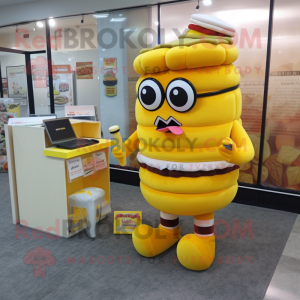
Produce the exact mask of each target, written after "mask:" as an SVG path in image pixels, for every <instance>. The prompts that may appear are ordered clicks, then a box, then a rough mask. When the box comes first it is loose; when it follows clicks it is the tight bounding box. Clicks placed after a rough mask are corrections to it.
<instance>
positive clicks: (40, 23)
mask: <svg viewBox="0 0 300 300" xmlns="http://www.w3.org/2000/svg"><path fill="white" fill-rule="evenodd" d="M36 25H37V27H40V28H42V27H44V24H43V22H41V21H39V22H37V23H36Z"/></svg>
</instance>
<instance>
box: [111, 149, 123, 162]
mask: <svg viewBox="0 0 300 300" xmlns="http://www.w3.org/2000/svg"><path fill="white" fill-rule="evenodd" d="M112 154H113V156H114V157H115V158H116V159H117V160H118V161H119V164H120V165H121V166H124V165H123V160H124V154H123V152H122V150H120V149H119V147H115V148H113V149H112Z"/></svg>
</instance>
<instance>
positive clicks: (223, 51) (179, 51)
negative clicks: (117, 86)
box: [133, 43, 239, 74]
mask: <svg viewBox="0 0 300 300" xmlns="http://www.w3.org/2000/svg"><path fill="white" fill-rule="evenodd" d="M238 56H239V52H238V49H237V47H235V46H233V45H230V44H218V45H214V44H211V43H199V44H194V45H191V46H175V47H172V48H158V49H154V50H151V51H147V52H144V53H142V54H140V55H139V56H137V57H136V59H135V60H134V63H133V67H134V70H135V71H136V72H137V73H139V74H152V73H159V72H164V71H167V70H172V71H177V70H184V69H195V68H202V67H213V66H221V65H230V64H232V63H233V62H234V61H236V60H237V58H238Z"/></svg>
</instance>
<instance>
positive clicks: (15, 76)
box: [6, 66, 27, 105]
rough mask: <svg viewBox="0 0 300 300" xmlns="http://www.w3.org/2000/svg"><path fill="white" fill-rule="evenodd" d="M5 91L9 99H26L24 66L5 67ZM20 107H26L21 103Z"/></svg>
mask: <svg viewBox="0 0 300 300" xmlns="http://www.w3.org/2000/svg"><path fill="white" fill-rule="evenodd" d="M6 74H7V89H8V97H9V98H24V100H26V99H27V77H26V73H25V66H17V67H7V68H6ZM22 105H26V101H25V104H24V103H22Z"/></svg>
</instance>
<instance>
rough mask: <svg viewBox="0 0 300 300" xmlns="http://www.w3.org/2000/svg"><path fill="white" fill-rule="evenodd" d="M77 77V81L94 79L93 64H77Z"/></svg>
mask: <svg viewBox="0 0 300 300" xmlns="http://www.w3.org/2000/svg"><path fill="white" fill-rule="evenodd" d="M76 76H77V79H93V78H94V77H93V62H92V61H90V62H77V63H76Z"/></svg>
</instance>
